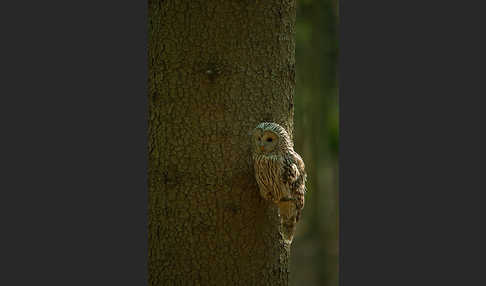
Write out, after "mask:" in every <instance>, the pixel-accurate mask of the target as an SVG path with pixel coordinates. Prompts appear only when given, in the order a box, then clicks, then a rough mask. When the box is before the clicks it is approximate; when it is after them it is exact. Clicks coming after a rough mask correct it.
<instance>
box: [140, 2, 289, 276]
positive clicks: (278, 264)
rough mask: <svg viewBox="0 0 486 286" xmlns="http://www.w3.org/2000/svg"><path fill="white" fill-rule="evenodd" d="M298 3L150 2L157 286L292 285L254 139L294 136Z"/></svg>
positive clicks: (152, 236)
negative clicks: (273, 132) (257, 169)
mask: <svg viewBox="0 0 486 286" xmlns="http://www.w3.org/2000/svg"><path fill="white" fill-rule="evenodd" d="M295 5H296V4H295V0H291V1H255V0H247V1H213V0H208V1H202V0H201V1H190V0H185V1H149V8H148V9H149V11H148V15H149V43H148V59H149V63H148V64H149V71H148V73H149V82H148V86H149V94H148V96H149V118H148V120H149V134H148V136H149V140H148V141H149V144H148V155H149V174H148V182H149V212H148V221H149V226H148V240H149V261H148V268H149V269H148V273H149V285H287V284H288V260H289V249H288V247H287V246H285V244H284V242H283V241H282V238H281V237H280V235H279V220H278V217H277V209H276V207H275V206H274V205H272V204H269V203H268V202H266V201H264V200H262V199H261V198H260V196H259V193H258V189H257V185H256V182H255V178H254V175H253V167H252V165H251V161H250V141H249V136H248V132H249V131H250V130H252V129H253V128H254V127H255V126H256V125H257V124H258V123H259V122H261V121H274V122H277V123H279V124H281V125H282V126H284V127H286V129H288V130H289V131H290V132H291V131H292V118H293V94H294V88H295V72H294V67H295V58H294V50H295V41H294V28H295V8H296V7H295Z"/></svg>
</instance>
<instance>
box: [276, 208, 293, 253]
mask: <svg viewBox="0 0 486 286" xmlns="http://www.w3.org/2000/svg"><path fill="white" fill-rule="evenodd" d="M278 209H279V215H280V226H281V231H280V232H281V234H282V236H283V239H284V240H285V242H286V243H288V244H290V243H292V240H293V239H294V234H295V229H296V226H297V209H296V206H295V202H294V201H280V202H279V203H278Z"/></svg>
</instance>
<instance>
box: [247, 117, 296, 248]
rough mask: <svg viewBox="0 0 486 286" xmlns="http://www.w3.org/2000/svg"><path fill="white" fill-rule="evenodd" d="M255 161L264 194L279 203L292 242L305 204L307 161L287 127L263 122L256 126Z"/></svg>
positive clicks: (261, 193)
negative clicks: (301, 155) (303, 158)
mask: <svg viewBox="0 0 486 286" xmlns="http://www.w3.org/2000/svg"><path fill="white" fill-rule="evenodd" d="M252 135H253V138H252V139H253V164H254V168H255V177H256V181H257V183H258V187H259V189H260V195H261V196H262V197H263V198H264V199H266V200H269V201H272V202H274V203H276V204H277V206H278V208H279V215H280V220H281V226H282V235H283V237H284V239H285V240H286V241H287V242H288V243H291V242H292V239H293V236H294V233H295V227H296V224H297V222H298V221H299V219H300V215H301V212H302V209H303V208H304V194H305V181H306V173H305V166H304V161H303V160H302V158H301V157H300V156H299V154H297V153H296V152H295V151H294V148H293V143H292V140H291V139H290V137H289V134H288V133H287V131H286V130H285V129H284V128H283V127H282V126H280V125H278V124H277V123H273V122H262V123H260V124H258V126H257V127H256V128H255V129H254V130H253V134H252Z"/></svg>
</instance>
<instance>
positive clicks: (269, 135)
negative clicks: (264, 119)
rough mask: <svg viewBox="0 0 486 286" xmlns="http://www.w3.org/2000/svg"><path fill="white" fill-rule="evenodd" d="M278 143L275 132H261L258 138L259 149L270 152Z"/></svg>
mask: <svg viewBox="0 0 486 286" xmlns="http://www.w3.org/2000/svg"><path fill="white" fill-rule="evenodd" d="M277 144H278V137H277V134H275V133H273V132H271V131H266V132H264V133H263V136H261V139H260V150H261V151H263V152H265V153H269V152H272V151H273V150H274V149H275V148H276V146H277Z"/></svg>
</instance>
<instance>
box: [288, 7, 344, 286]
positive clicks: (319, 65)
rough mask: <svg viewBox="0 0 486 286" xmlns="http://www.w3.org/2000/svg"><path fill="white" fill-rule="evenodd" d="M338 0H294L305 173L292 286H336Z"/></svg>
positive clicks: (298, 145)
mask: <svg viewBox="0 0 486 286" xmlns="http://www.w3.org/2000/svg"><path fill="white" fill-rule="evenodd" d="M338 11H339V10H338V0H297V23H296V25H297V34H296V77H297V87H296V95H295V102H294V103H295V117H294V128H295V131H294V138H295V149H296V151H297V152H298V153H300V154H301V155H302V156H303V158H304V162H305V164H306V170H307V173H308V178H309V180H308V182H307V195H306V206H305V209H304V214H303V218H302V221H301V223H299V226H298V227H297V233H296V237H295V240H294V242H293V243H292V250H291V251H292V254H291V261H290V282H291V285H323V286H338V283H339V281H338V276H339V275H338V273H339V272H338V271H339V269H338V264H339V223H338V222H339V217H338V212H339V208H338V205H339V200H338V197H339V195H338V187H339V186H338V178H339V174H338V154H339V152H338V151H339V150H338V142H339V141H338V140H339V109H338V86H339V85H338V62H337V59H338V50H339V48H338V47H339V45H338V42H339V41H338V40H339V39H338V23H339V12H338Z"/></svg>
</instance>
